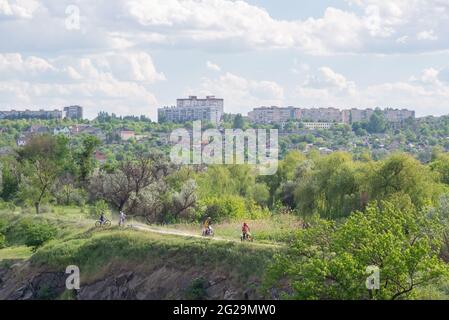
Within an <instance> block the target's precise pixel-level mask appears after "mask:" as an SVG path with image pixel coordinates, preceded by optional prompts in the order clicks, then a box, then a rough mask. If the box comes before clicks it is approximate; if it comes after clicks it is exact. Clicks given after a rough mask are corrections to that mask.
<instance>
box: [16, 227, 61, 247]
mask: <svg viewBox="0 0 449 320" xmlns="http://www.w3.org/2000/svg"><path fill="white" fill-rule="evenodd" d="M16 228H17V229H16V230H15V231H16V233H17V236H19V237H20V238H21V239H23V242H24V243H25V245H26V246H28V247H32V248H33V250H36V249H37V248H39V247H40V246H42V245H43V244H44V243H46V242H47V241H50V240H52V239H54V238H55V237H56V234H57V230H56V228H55V227H54V226H52V225H51V224H49V223H46V222H40V223H36V222H32V221H30V220H22V221H21V222H20V223H19V225H18V226H17V227H16Z"/></svg>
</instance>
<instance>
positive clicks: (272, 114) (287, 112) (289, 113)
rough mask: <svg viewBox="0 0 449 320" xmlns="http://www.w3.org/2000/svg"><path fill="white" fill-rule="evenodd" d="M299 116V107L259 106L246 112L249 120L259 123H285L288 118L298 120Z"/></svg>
mask: <svg viewBox="0 0 449 320" xmlns="http://www.w3.org/2000/svg"><path fill="white" fill-rule="evenodd" d="M300 118H301V109H299V108H295V107H286V108H280V107H276V106H272V107H260V108H255V109H254V110H253V111H250V112H249V113H248V119H249V120H250V121H252V122H255V123H261V124H273V123H285V122H288V121H289V120H299V119H300Z"/></svg>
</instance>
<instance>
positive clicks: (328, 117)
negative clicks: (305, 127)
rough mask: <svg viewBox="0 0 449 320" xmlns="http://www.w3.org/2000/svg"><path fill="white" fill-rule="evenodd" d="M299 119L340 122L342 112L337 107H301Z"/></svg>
mask: <svg viewBox="0 0 449 320" xmlns="http://www.w3.org/2000/svg"><path fill="white" fill-rule="evenodd" d="M301 120H303V121H311V122H342V121H343V118H342V112H341V111H340V110H339V109H337V108H312V109H301Z"/></svg>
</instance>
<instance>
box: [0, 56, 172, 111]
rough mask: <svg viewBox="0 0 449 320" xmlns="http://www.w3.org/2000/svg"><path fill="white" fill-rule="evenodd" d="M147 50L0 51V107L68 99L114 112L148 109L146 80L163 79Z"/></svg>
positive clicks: (153, 102)
mask: <svg viewBox="0 0 449 320" xmlns="http://www.w3.org/2000/svg"><path fill="white" fill-rule="evenodd" d="M164 79H165V77H164V75H163V74H162V73H159V72H157V71H156V69H155V67H154V65H153V62H152V59H151V57H150V56H149V55H147V54H145V53H142V52H140V53H139V52H138V53H132V54H113V53H108V54H103V55H86V56H82V57H76V58H73V57H58V58H56V59H51V60H50V59H44V58H40V57H35V56H29V57H23V56H22V55H20V54H4V55H0V96H1V97H2V99H1V101H0V107H2V108H11V107H15V108H17V107H27V108H30V107H33V106H34V108H37V107H43V106H45V107H48V106H55V107H58V108H60V107H61V106H63V105H65V104H67V103H68V101H69V103H76V104H81V105H83V106H85V107H86V114H87V115H88V116H90V117H92V116H94V115H95V114H96V112H97V111H98V109H99V108H103V110H107V111H109V112H116V113H118V114H147V115H148V114H150V111H151V109H153V110H152V111H153V112H151V115H152V116H154V114H155V112H154V111H155V109H156V107H157V106H158V103H157V99H156V97H155V96H154V94H153V93H151V91H150V88H149V85H150V84H151V83H153V82H155V81H160V80H164Z"/></svg>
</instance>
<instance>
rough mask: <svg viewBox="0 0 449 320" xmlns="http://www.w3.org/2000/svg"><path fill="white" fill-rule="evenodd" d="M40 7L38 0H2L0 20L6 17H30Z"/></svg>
mask: <svg viewBox="0 0 449 320" xmlns="http://www.w3.org/2000/svg"><path fill="white" fill-rule="evenodd" d="M38 7H39V2H38V1H37V0H0V21H1V19H2V18H5V17H8V18H13V19H30V18H32V17H33V13H34V12H35V11H36V10H37V9H38Z"/></svg>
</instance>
